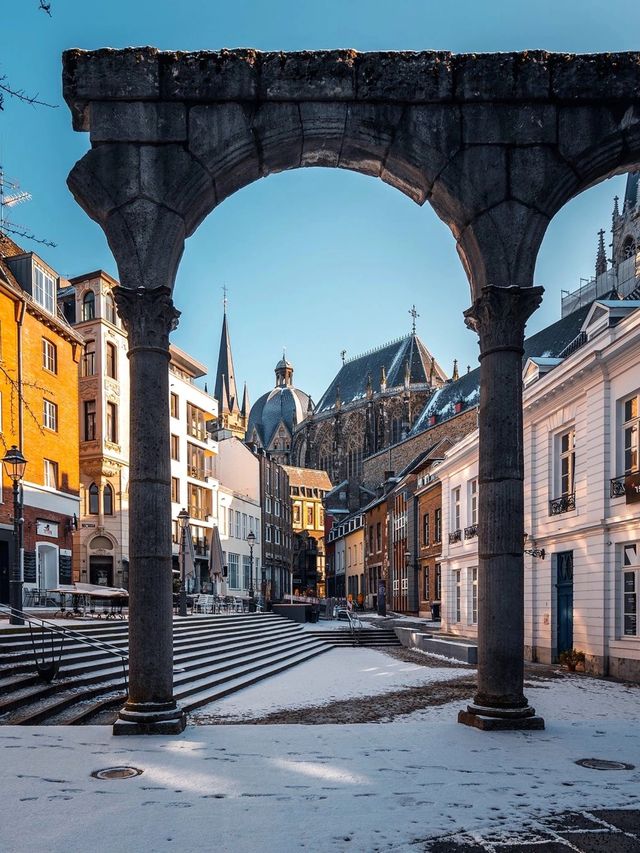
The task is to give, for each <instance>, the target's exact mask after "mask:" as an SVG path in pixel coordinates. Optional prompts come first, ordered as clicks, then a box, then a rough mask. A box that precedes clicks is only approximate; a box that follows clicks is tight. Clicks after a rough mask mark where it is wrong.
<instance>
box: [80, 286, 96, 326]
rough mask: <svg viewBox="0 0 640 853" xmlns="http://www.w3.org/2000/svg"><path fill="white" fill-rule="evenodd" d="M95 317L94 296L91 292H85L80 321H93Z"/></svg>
mask: <svg viewBox="0 0 640 853" xmlns="http://www.w3.org/2000/svg"><path fill="white" fill-rule="evenodd" d="M95 316H96V295H95V293H94V292H93V290H87V292H86V293H85V295H84V299H83V300H82V320H83V321H85V320H94V319H95Z"/></svg>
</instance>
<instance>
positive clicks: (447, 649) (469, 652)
mask: <svg viewBox="0 0 640 853" xmlns="http://www.w3.org/2000/svg"><path fill="white" fill-rule="evenodd" d="M394 630H395V632H396V635H397V637H398V639H399V640H400V642H401V643H402V645H403V646H404V647H405V648H407V649H412V648H413V649H420V650H421V651H423V652H430V653H431V654H434V655H441V656H442V657H447V658H453V659H454V660H459V661H460V662H461V663H468V664H472V665H475V664H477V663H478V647H477V646H475V645H473V644H472V643H464V642H458V641H456V640H445V639H442V638H440V637H438V638H436V637H433V636H432V635H431V634H423V633H422V632H421V631H414V630H412V629H411V628H397V627H396V628H395V629H394Z"/></svg>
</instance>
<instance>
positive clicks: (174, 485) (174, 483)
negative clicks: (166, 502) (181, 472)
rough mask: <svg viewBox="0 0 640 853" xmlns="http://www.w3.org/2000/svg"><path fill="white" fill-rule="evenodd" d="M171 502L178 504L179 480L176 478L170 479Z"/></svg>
mask: <svg viewBox="0 0 640 853" xmlns="http://www.w3.org/2000/svg"><path fill="white" fill-rule="evenodd" d="M171 502H172V503H174V504H179V503H180V480H179V479H178V478H177V477H172V478H171Z"/></svg>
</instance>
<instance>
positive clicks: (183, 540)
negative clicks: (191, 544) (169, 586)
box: [178, 507, 189, 616]
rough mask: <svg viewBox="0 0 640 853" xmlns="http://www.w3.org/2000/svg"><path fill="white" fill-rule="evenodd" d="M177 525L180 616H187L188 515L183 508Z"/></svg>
mask: <svg viewBox="0 0 640 853" xmlns="http://www.w3.org/2000/svg"><path fill="white" fill-rule="evenodd" d="M178 524H179V525H180V607H179V610H178V613H179V615H180V616H186V615H187V585H186V578H185V571H186V562H187V530H188V529H189V513H188V512H187V511H186V509H184V507H183V508H182V509H181V510H180V512H179V513H178Z"/></svg>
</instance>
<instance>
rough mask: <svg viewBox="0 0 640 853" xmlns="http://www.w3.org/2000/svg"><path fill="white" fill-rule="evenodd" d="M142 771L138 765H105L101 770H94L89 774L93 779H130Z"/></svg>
mask: <svg viewBox="0 0 640 853" xmlns="http://www.w3.org/2000/svg"><path fill="white" fill-rule="evenodd" d="M141 773H144V770H140V768H139V767H105V768H104V769H103V770H94V771H93V773H92V774H91V775H92V776H93V777H94V778H95V779H130V778H131V777H132V776H139V775H140V774H141Z"/></svg>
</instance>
